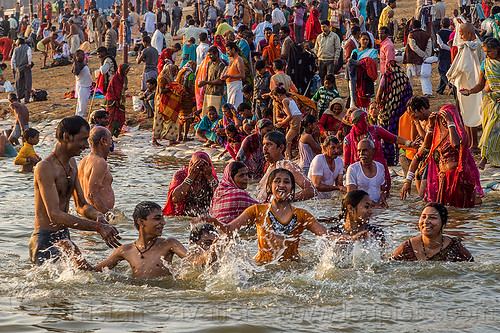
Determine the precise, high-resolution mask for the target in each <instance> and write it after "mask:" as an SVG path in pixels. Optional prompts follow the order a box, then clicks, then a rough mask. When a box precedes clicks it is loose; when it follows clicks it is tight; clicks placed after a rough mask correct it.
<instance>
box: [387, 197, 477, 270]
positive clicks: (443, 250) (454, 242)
mask: <svg viewBox="0 0 500 333" xmlns="http://www.w3.org/2000/svg"><path fill="white" fill-rule="evenodd" d="M447 221H448V210H447V209H446V207H445V206H443V205H442V204H440V203H437V202H429V203H428V204H427V205H426V206H425V208H424V210H423V211H422V214H420V219H419V221H418V228H419V229H420V232H421V233H422V234H421V235H419V236H415V237H412V238H410V239H409V240H407V241H406V242H404V243H403V244H401V245H400V246H399V247H398V248H397V249H396V251H394V253H393V254H392V259H393V260H404V261H417V260H424V261H474V258H473V257H472V255H471V254H470V252H469V251H468V250H467V249H466V248H465V247H464V246H463V245H462V244H461V243H460V240H459V239H458V238H456V237H449V236H445V235H443V229H444V227H445V226H446V222H447Z"/></svg>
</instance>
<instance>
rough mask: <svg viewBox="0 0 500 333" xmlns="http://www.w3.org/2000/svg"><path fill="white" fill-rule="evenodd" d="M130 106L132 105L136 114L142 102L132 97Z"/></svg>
mask: <svg viewBox="0 0 500 333" xmlns="http://www.w3.org/2000/svg"><path fill="white" fill-rule="evenodd" d="M132 104H133V105H134V111H135V112H138V111H139V110H141V108H142V101H141V100H140V99H139V97H138V96H132Z"/></svg>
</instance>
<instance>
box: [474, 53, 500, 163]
mask: <svg viewBox="0 0 500 333" xmlns="http://www.w3.org/2000/svg"><path fill="white" fill-rule="evenodd" d="M484 76H485V78H486V80H487V81H488V84H489V86H490V89H491V92H489V93H486V94H485V96H484V98H483V108H482V110H483V134H482V135H481V139H480V141H479V146H480V147H481V156H482V157H486V158H487V159H488V162H490V163H491V164H492V165H494V166H497V167H498V166H500V103H498V102H497V100H498V98H500V61H498V60H492V59H489V58H488V59H486V60H485V61H484Z"/></svg>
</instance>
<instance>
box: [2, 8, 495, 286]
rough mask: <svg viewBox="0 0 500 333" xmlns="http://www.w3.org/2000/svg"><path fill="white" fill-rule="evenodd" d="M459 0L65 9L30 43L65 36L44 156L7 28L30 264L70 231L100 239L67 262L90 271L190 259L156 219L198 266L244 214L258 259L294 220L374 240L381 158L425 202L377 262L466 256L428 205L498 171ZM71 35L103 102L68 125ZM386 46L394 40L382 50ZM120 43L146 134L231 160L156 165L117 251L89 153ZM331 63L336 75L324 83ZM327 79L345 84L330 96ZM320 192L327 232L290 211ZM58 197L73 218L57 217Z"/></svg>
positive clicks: (486, 88) (489, 60)
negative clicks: (185, 221) (63, 88)
mask: <svg viewBox="0 0 500 333" xmlns="http://www.w3.org/2000/svg"><path fill="white" fill-rule="evenodd" d="M476 2H477V1H476ZM464 3H465V5H463V4H464ZM459 4H460V6H459V9H456V10H455V11H454V12H453V17H451V18H450V17H449V16H447V8H446V5H445V4H444V3H443V2H442V1H440V0H436V2H435V3H434V4H432V3H430V1H428V0H417V1H416V12H415V15H414V17H412V18H411V19H409V20H402V21H398V20H396V19H395V18H394V17H395V12H396V10H397V3H396V0H386V1H380V0H369V1H366V0H358V1H356V0H354V1H351V0H338V1H335V0H331V1H330V2H328V1H326V0H321V1H314V0H313V1H304V0H297V1H288V0H287V1H285V2H284V3H282V2H274V3H268V2H262V1H261V0H255V1H253V2H252V3H249V2H248V1H247V0H235V1H233V0H226V1H223V0H218V1H214V0H209V1H205V2H196V3H195V4H194V12H193V14H192V15H185V17H184V13H183V9H184V11H185V8H181V6H180V4H179V3H177V2H174V4H173V5H172V6H170V5H169V4H166V3H162V2H161V1H157V2H155V3H153V2H149V1H148V2H146V3H145V4H144V3H141V4H140V5H139V3H137V10H136V8H135V6H134V4H133V2H132V3H130V8H129V10H130V14H129V16H128V19H126V20H125V19H121V18H120V9H121V7H120V6H116V8H115V9H114V11H113V10H108V11H103V10H101V9H96V8H95V7H93V6H92V3H89V6H88V8H84V9H83V10H82V9H81V8H78V7H74V8H71V7H70V8H69V11H68V10H67V9H68V8H66V9H64V10H63V12H68V13H71V12H72V11H73V14H74V16H73V19H69V30H67V34H66V33H65V30H64V29H63V30H62V31H59V30H58V29H57V27H55V24H56V23H54V25H51V24H50V23H49V24H48V26H47V28H48V29H49V30H50V29H52V28H51V27H55V28H54V29H52V30H51V31H52V32H51V33H50V34H49V36H48V38H49V42H47V41H46V43H45V42H43V41H44V40H45V39H42V40H41V41H40V43H42V45H40V48H42V46H44V47H45V49H44V50H45V51H47V50H48V49H47V47H48V48H51V47H52V46H48V45H50V43H59V42H57V38H59V37H58V36H59V35H57V34H59V33H62V38H63V39H68V44H69V53H70V54H72V55H73V57H74V60H73V67H72V73H73V74H74V75H75V80H76V89H75V91H76V93H77V95H78V103H77V109H76V112H75V113H76V116H75V117H68V118H65V119H63V120H62V121H61V123H60V124H59V126H58V128H57V134H56V136H57V140H58V142H57V144H56V147H55V150H54V152H53V153H52V154H51V155H50V156H48V157H46V158H45V159H43V160H40V159H39V158H38V156H33V154H34V150H33V145H36V143H37V141H38V133H37V132H34V131H33V129H31V128H29V124H28V115H27V113H28V111H27V108H26V106H25V105H24V104H22V103H20V101H18V98H19V100H20V99H22V98H23V97H24V98H25V102H28V101H29V96H28V95H26V93H25V91H26V89H28V88H27V86H28V83H27V82H28V81H29V83H30V82H31V81H30V80H27V79H23V78H26V77H28V74H23V71H29V69H28V68H29V66H24V67H23V65H22V64H24V62H23V61H24V60H25V58H26V61H27V63H29V62H30V61H31V60H30V59H31V48H30V47H29V45H30V44H31V45H34V44H33V43H26V41H25V40H24V39H23V38H18V39H17V40H18V42H17V44H18V46H17V47H16V48H15V49H14V50H13V58H12V59H13V60H12V68H13V69H15V70H16V74H17V75H16V89H17V95H16V94H11V95H10V98H9V101H10V106H11V109H12V112H13V113H14V114H15V117H16V127H15V128H13V130H12V133H7V134H8V135H7V136H2V137H1V140H2V142H3V144H2V146H1V147H0V152H2V149H4V150H5V152H7V150H8V151H12V145H11V144H16V143H18V142H17V139H18V138H20V137H21V135H22V136H23V139H24V140H23V142H24V146H23V149H25V147H26V149H25V150H27V151H26V152H24V153H23V154H21V153H19V155H22V158H20V157H19V156H18V158H17V159H16V164H17V163H19V164H22V165H28V164H29V165H30V166H31V168H32V167H33V166H34V165H35V164H36V165H37V166H36V168H35V197H36V205H37V207H36V221H35V231H34V233H33V236H32V241H31V242H30V253H31V258H32V261H33V262H35V263H40V262H42V261H43V260H44V259H47V258H49V257H53V256H56V255H57V254H58V253H59V252H58V251H59V249H60V248H61V247H62V248H63V249H65V250H66V251H71V252H73V253H74V254H79V252H78V248H77V247H76V246H75V245H74V244H73V243H72V242H71V241H69V231H68V227H71V228H75V229H80V230H94V231H97V232H99V233H100V234H101V236H102V237H103V239H104V240H105V242H106V243H107V244H108V245H109V246H110V247H117V250H116V251H115V252H114V253H113V254H112V255H111V256H110V257H109V258H108V259H107V260H105V261H104V262H102V263H100V264H99V265H97V266H95V267H93V266H92V265H91V264H89V263H88V262H87V261H86V260H84V259H82V258H81V257H80V258H79V259H78V260H77V261H78V265H79V266H80V267H81V268H84V269H95V270H102V269H103V268H105V267H109V268H111V267H113V266H115V265H116V263H117V262H118V261H120V260H126V261H128V262H129V263H130V264H131V266H132V267H133V271H134V272H133V274H134V276H137V277H152V276H158V275H163V274H166V273H167V272H168V269H165V267H163V266H162V265H157V262H158V260H159V257H161V256H163V257H164V258H165V259H166V260H167V261H171V260H172V257H173V254H176V255H178V256H179V257H181V258H184V257H186V256H187V257H189V256H190V254H189V251H187V250H186V249H185V248H184V246H183V245H182V244H180V243H179V242H178V241H176V240H174V239H163V238H160V236H161V233H162V229H163V226H164V224H165V222H164V218H163V215H166V216H190V217H193V218H194V220H193V222H192V225H193V231H192V233H193V234H192V235H191V239H192V240H193V242H194V243H196V244H198V245H199V246H201V247H202V248H203V249H204V251H202V252H203V258H205V259H206V260H207V261H209V262H214V261H216V258H215V257H214V253H213V252H212V250H211V249H212V247H211V244H212V243H213V244H216V243H217V244H218V245H220V244H221V242H222V241H220V242H216V240H218V239H220V238H221V235H222V234H227V235H229V236H231V235H232V234H233V232H235V231H237V230H239V229H241V228H242V227H245V226H249V225H253V224H255V226H256V229H257V239H258V253H257V255H256V256H255V260H256V261H257V262H258V263H269V262H273V261H275V260H279V261H281V260H290V259H296V258H298V256H299V252H298V247H299V242H300V236H301V234H302V233H303V232H304V231H305V230H306V229H307V230H310V231H311V232H312V233H314V234H315V235H318V236H324V237H327V238H328V239H331V241H332V242H340V243H341V244H344V243H352V242H356V241H361V242H367V241H374V242H375V243H376V244H378V246H380V247H382V248H383V247H384V246H385V236H384V230H383V229H382V228H380V227H378V226H375V225H372V224H370V223H369V220H370V216H371V214H372V207H377V208H381V209H384V208H387V207H388V201H387V199H388V198H389V197H390V196H391V195H392V196H394V195H395V193H394V191H391V189H392V187H391V185H392V182H391V175H390V172H389V167H391V166H395V165H397V164H400V165H401V166H402V169H403V172H404V177H405V180H404V185H403V187H402V188H401V191H400V193H399V194H398V195H397V196H400V198H401V199H405V198H406V197H407V196H408V195H409V194H410V193H411V189H412V183H413V181H414V180H415V182H416V187H417V193H418V195H419V196H420V197H421V198H422V199H423V200H424V201H426V202H428V203H427V205H426V206H425V208H424V210H423V211H422V214H421V216H420V220H419V229H420V232H421V235H418V236H416V237H413V238H412V239H410V240H408V241H407V242H405V243H403V244H402V245H401V246H400V247H399V248H398V249H396V250H395V251H394V254H393V256H392V259H394V260H408V261H413V260H449V261H472V260H473V258H472V256H471V254H470V253H469V252H468V251H467V250H466V249H465V248H464V246H463V245H461V243H460V241H459V240H458V239H457V238H452V237H448V236H445V235H443V228H444V227H445V225H446V222H447V218H448V213H447V209H446V207H445V206H451V207H459V208H472V207H475V206H476V205H479V204H481V200H482V197H483V190H482V187H481V183H480V181H479V169H484V168H485V166H486V164H487V163H490V164H491V166H492V167H498V166H500V164H499V163H500V162H499V161H500V143H499V142H498V137H499V135H498V134H499V133H500V120H499V118H498V112H497V108H498V105H499V103H500V102H499V101H500V99H499V96H498V91H497V89H500V88H499V83H498V82H497V81H498V78H497V76H498V73H499V71H500V67H499V65H498V63H499V61H500V53H499V52H500V41H499V39H498V38H500V36H498V32H499V31H500V20H499V19H498V17H497V16H498V15H497V14H500V7H499V6H491V3H490V2H489V1H483V3H482V6H481V5H480V4H478V3H474V5H473V6H471V5H466V2H465V1H460V2H459ZM144 5H146V6H144ZM139 6H141V7H140V8H141V9H139ZM153 7H155V8H156V14H155V13H153V11H152V9H153ZM91 13H93V14H92V15H93V16H89V15H91ZM142 13H144V15H143V17H142V15H141V14H142ZM81 14H83V16H82V15H81ZM490 14H491V16H490ZM42 17H44V21H45V16H42ZM60 17H61V16H60ZM85 17H87V19H84V18H85ZM183 18H184V19H185V22H186V23H185V25H184V26H182V25H181V22H182V19H183ZM63 20H64V15H62V20H61V22H64V21H63ZM403 21H404V22H403ZM49 22H50V20H49ZM56 22H57V21H56ZM77 22H79V23H77ZM65 24H66V23H65V22H64V23H63V27H64V26H65ZM98 27H99V28H98ZM169 30H170V32H169ZM80 32H82V33H83V37H82V36H81V35H80ZM36 37H38V38H40V36H36ZM79 41H88V42H93V43H95V47H96V48H95V52H96V53H97V54H98V55H99V58H100V59H101V66H100V68H99V70H98V71H97V78H96V84H95V88H93V89H98V91H99V92H100V93H102V94H103V95H105V98H104V103H103V105H104V107H105V110H104V109H103V110H98V111H94V112H93V113H92V114H91V115H90V120H91V123H92V124H93V125H94V127H93V128H92V129H90V127H89V125H88V123H87V122H86V121H85V120H84V118H86V117H87V108H88V107H87V103H88V100H89V96H90V95H91V87H92V86H93V82H92V76H91V74H92V73H91V71H90V69H89V67H88V65H87V61H86V54H87V53H89V52H92V50H91V47H90V44H89V46H88V47H84V46H81V45H80V44H79ZM103 41H104V43H103V44H102V43H101V42H103ZM63 43H65V42H64V41H63ZM399 43H402V44H403V45H404V49H403V51H404V52H401V51H398V50H396V47H395V45H399ZM23 45H25V46H23ZM54 45H56V44H54ZM124 45H130V46H131V50H132V52H136V55H137V58H136V59H135V60H136V62H137V64H141V63H144V68H143V71H142V76H141V87H140V89H141V94H140V96H139V98H140V100H141V101H142V108H143V112H144V113H145V114H146V115H147V117H150V118H152V119H153V129H152V130H153V134H152V141H151V142H152V144H153V145H154V146H156V147H159V148H161V147H164V146H165V145H175V144H178V143H179V142H180V141H187V140H199V141H201V142H202V143H203V146H206V147H211V148H216V147H219V148H221V149H223V150H224V153H226V152H227V153H228V154H229V155H230V156H231V159H232V161H231V162H230V163H229V164H228V165H227V166H226V168H225V171H224V174H223V177H222V179H221V180H220V181H219V178H218V176H217V172H216V171H215V168H214V165H213V162H215V160H213V158H214V157H212V158H211V157H210V156H209V155H208V154H207V153H205V152H203V151H199V152H197V153H195V154H193V155H192V157H191V161H190V163H189V166H187V167H184V168H182V169H180V170H178V171H177V172H176V173H175V174H174V175H173V177H172V180H171V182H170V187H169V190H168V193H167V197H166V204H165V206H164V208H163V209H161V207H160V206H158V205H157V204H155V203H152V202H143V203H140V204H139V205H138V206H137V207H136V211H135V212H134V224H135V226H136V228H137V229H138V231H139V238H138V240H137V241H136V242H134V243H133V244H128V245H120V243H119V235H118V231H117V229H116V228H115V227H113V226H111V225H110V224H108V220H109V216H111V215H112V213H111V212H112V210H113V206H114V194H113V191H112V176H111V173H110V172H109V169H108V168H107V164H106V158H107V156H108V154H109V152H110V150H112V149H113V146H114V144H113V136H114V137H118V136H119V135H120V133H121V131H122V127H123V125H124V124H125V123H126V118H127V114H126V98H125V96H126V91H127V89H128V88H129V82H128V81H129V80H128V75H129V69H130V66H129V64H126V63H124V64H121V65H119V66H118V65H117V62H116V52H117V50H119V49H121V48H122V47H123V46H124ZM37 48H38V46H37ZM25 54H28V55H29V56H26V57H24V56H21V55H25ZM401 62H402V63H403V64H401ZM435 62H438V66H437V67H438V72H439V77H440V80H441V81H440V85H439V87H438V88H437V90H436V91H434V90H433V87H432V83H431V79H430V77H431V74H432V70H433V69H432V63H435ZM403 67H406V68H405V70H404V69H403ZM18 73H19V74H18ZM341 74H342V75H344V77H345V81H339V75H341ZM29 75H31V72H29ZM414 77H418V78H419V80H420V83H421V89H422V91H421V94H420V93H416V89H415V88H414V82H413V81H414ZM18 79H19V82H18ZM23 80H24V81H23ZM340 82H346V87H345V88H347V89H345V90H346V91H347V92H348V93H347V95H346V96H341V93H340V91H341V89H339V88H340V84H341V83H340ZM446 89H448V92H449V93H450V94H452V95H454V97H455V103H454V104H446V105H433V106H432V107H431V102H432V99H431V96H432V95H433V93H434V92H435V93H437V94H444V93H445V91H446ZM499 91H500V90H499ZM433 110H435V111H433ZM437 110H439V111H437ZM479 130H482V134H481V137H480V139H478V133H479ZM87 140H88V142H90V145H91V147H92V150H91V153H90V154H89V155H88V156H87V157H85V158H84V159H83V160H82V161H81V162H80V165H79V166H78V167H77V165H76V162H75V160H74V159H73V157H74V156H78V155H79V154H80V153H81V151H82V150H83V149H85V148H87V146H88V144H87ZM224 153H222V155H223V154H224ZM14 154H15V149H14ZM28 155H29V157H28V158H26V156H28ZM35 155H36V154H35ZM474 155H475V156H476V158H477V159H478V163H477V164H476V161H475V158H474ZM29 169H30V168H29V167H28V169H27V170H29ZM78 179H79V180H78ZM249 180H258V184H257V193H256V195H255V196H252V195H251V194H250V193H248V192H247V191H246V189H247V186H248V182H249ZM56 191H57V193H56ZM335 192H336V193H339V194H340V195H341V196H342V197H343V200H342V215H341V217H340V221H339V223H337V225H335V226H333V227H326V226H325V225H324V224H323V223H320V222H318V221H317V220H316V219H315V217H314V216H312V215H311V213H309V212H308V211H307V210H304V209H299V208H296V207H294V206H293V202H295V201H301V200H309V199H311V198H314V197H318V198H329V197H331V196H332V195H333V193H335ZM71 194H75V205H76V208H77V212H78V213H79V214H80V215H82V216H84V217H85V218H87V219H82V218H79V217H75V216H72V215H70V214H68V212H67V207H68V205H67V202H68V201H69V198H70V195H71ZM57 198H59V199H58V200H56V199H57ZM105 215H108V216H107V217H108V219H107V218H106V216H105ZM94 221H95V222H94ZM56 245H57V246H56ZM146 252H147V253H146ZM191 259H192V260H194V261H195V262H198V261H199V258H194V259H193V258H191ZM143 260H144V261H143ZM158 266H161V269H160V268H158Z"/></svg>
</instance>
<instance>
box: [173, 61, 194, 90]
mask: <svg viewBox="0 0 500 333" xmlns="http://www.w3.org/2000/svg"><path fill="white" fill-rule="evenodd" d="M195 71H196V61H194V60H189V61H188V62H187V63H186V64H185V65H184V66H183V67H182V69H181V70H180V72H179V74H177V80H176V81H177V82H178V83H180V84H182V85H183V86H186V85H187V81H188V79H189V75H190V74H194V72H195Z"/></svg>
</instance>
